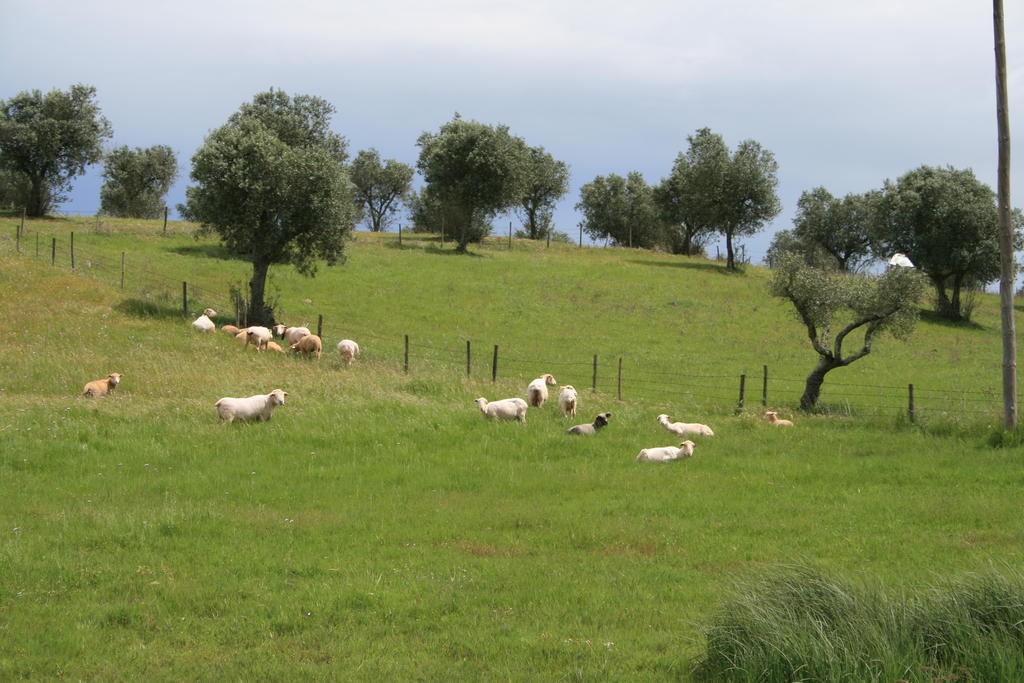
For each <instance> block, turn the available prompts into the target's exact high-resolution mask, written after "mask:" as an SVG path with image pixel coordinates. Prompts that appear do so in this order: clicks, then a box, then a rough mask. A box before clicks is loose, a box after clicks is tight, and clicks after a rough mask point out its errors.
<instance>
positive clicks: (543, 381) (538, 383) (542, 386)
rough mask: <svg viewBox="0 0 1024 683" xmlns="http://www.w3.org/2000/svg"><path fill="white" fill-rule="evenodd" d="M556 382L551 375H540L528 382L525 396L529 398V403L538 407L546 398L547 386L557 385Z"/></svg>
mask: <svg viewBox="0 0 1024 683" xmlns="http://www.w3.org/2000/svg"><path fill="white" fill-rule="evenodd" d="M557 384H558V382H556V381H555V378H554V377H552V376H551V375H541V376H540V377H538V378H537V379H535V380H533V381H532V382H530V383H529V384H528V385H527V387H526V397H527V398H528V399H530V405H531V406H533V407H534V408H540V407H541V406H542V405H544V402H545V401H547V400H548V387H553V386H555V385H557Z"/></svg>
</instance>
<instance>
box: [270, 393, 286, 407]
mask: <svg viewBox="0 0 1024 683" xmlns="http://www.w3.org/2000/svg"><path fill="white" fill-rule="evenodd" d="M269 396H270V402H271V403H272V404H274V405H278V406H283V405H284V399H285V397H286V396H288V392H287V391H282V390H281V389H274V390H273V391H271V392H270V394H269Z"/></svg>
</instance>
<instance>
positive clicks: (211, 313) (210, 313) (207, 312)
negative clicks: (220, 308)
mask: <svg viewBox="0 0 1024 683" xmlns="http://www.w3.org/2000/svg"><path fill="white" fill-rule="evenodd" d="M203 315H205V316H206V317H207V318H212V317H213V316H215V315H217V311H215V310H213V309H212V308H207V309H206V310H205V311H203Z"/></svg>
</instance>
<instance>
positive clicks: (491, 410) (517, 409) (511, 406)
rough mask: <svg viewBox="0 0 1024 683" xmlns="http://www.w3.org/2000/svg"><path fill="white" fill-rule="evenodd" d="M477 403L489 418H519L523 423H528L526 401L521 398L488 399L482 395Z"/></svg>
mask: <svg viewBox="0 0 1024 683" xmlns="http://www.w3.org/2000/svg"><path fill="white" fill-rule="evenodd" d="M476 405H477V407H479V408H480V412H481V413H483V414H484V416H485V417H486V418H487V419H489V420H518V421H519V422H520V423H522V424H525V423H526V401H524V400H523V399H521V398H503V399H502V400H500V401H488V400H487V399H486V398H484V397H482V396H481V397H480V398H478V399H476Z"/></svg>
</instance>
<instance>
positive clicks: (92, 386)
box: [82, 372, 121, 398]
mask: <svg viewBox="0 0 1024 683" xmlns="http://www.w3.org/2000/svg"><path fill="white" fill-rule="evenodd" d="M120 382H121V373H120V372H112V373H110V374H109V375H107V377H106V379H97V380H93V381H92V382H89V383H88V384H86V385H85V388H84V389H82V396H85V397H86V398H97V397H99V396H106V395H107V394H111V393H113V392H114V389H116V388H117V385H118V384H120Z"/></svg>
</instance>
